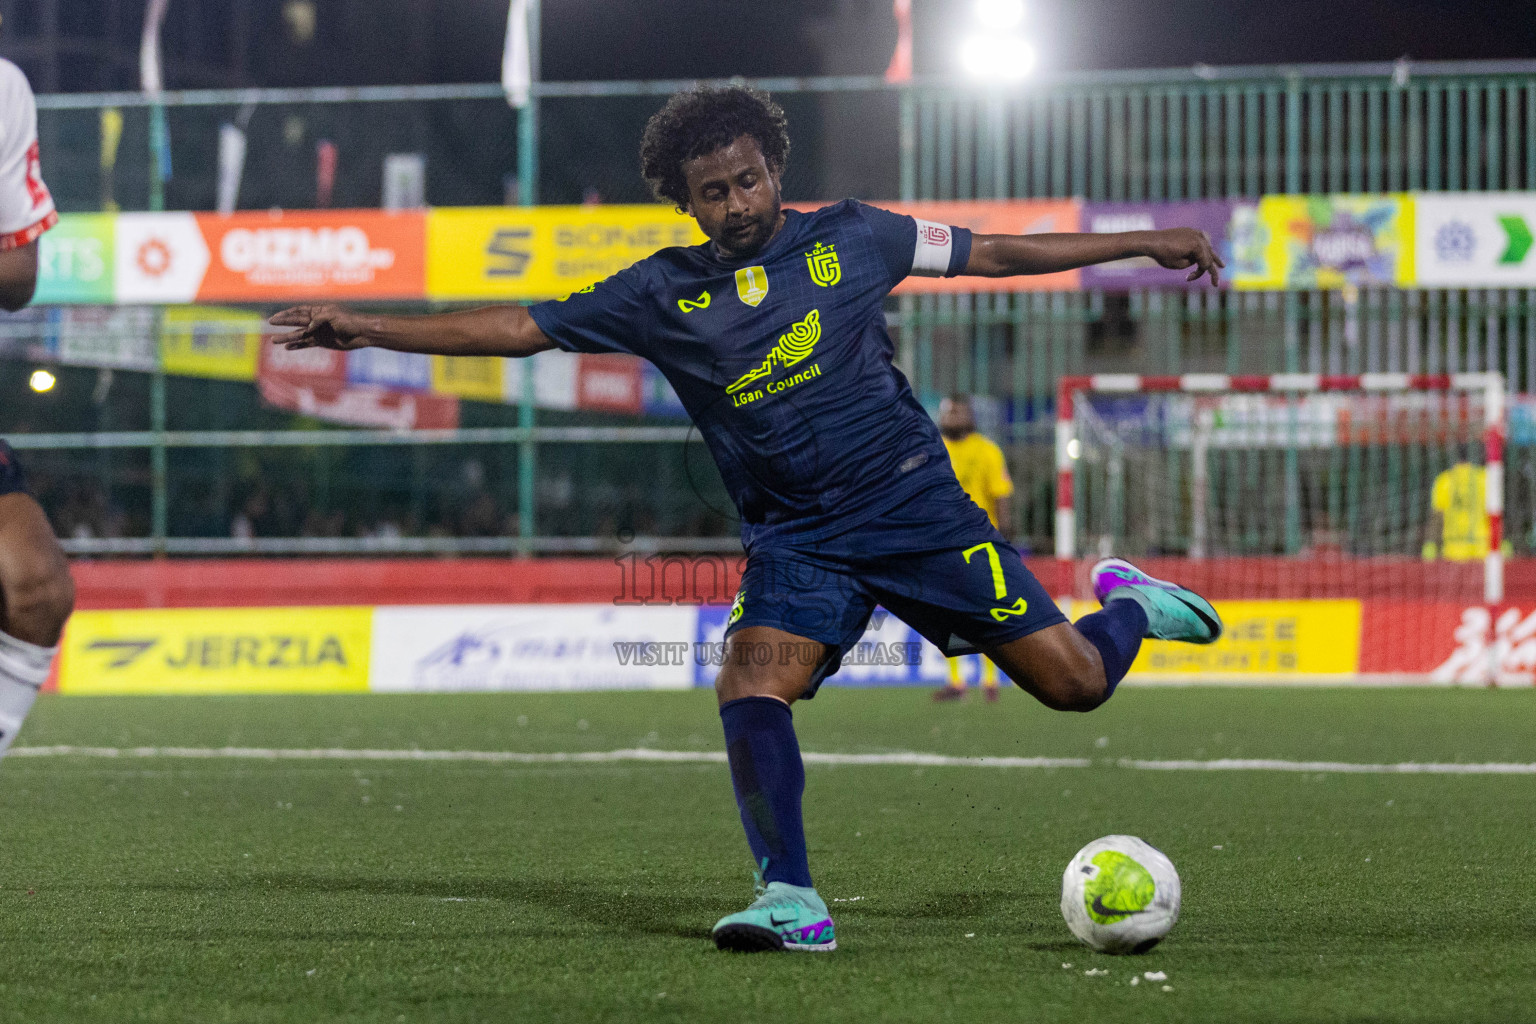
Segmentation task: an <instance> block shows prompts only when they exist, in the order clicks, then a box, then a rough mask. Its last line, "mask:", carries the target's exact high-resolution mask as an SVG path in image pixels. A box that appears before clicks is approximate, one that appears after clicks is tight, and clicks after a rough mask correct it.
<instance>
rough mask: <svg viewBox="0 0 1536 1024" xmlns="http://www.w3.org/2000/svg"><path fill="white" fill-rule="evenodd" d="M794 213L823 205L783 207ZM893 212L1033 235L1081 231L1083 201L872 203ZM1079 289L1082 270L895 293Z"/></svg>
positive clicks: (918, 282)
mask: <svg viewBox="0 0 1536 1024" xmlns="http://www.w3.org/2000/svg"><path fill="white" fill-rule="evenodd" d="M784 205H785V206H786V207H788V208H789V209H792V210H800V211H801V212H805V213H809V212H810V211H812V210H818V209H820V208H821V207H823V206H825V205H827V204H826V203H785V204H784ZM870 205H871V206H878V207H880V208H881V209H884V210H890V211H891V212H893V213H904V214H906V215H908V216H910V217H916V218H917V219H919V220H931V221H934V222H935V223H938V224H948V225H952V226H954V227H960V228H969V229H971V230H972V231H974V232H976V233H977V234H983V235H993V234H1001V235H1034V234H1040V233H1043V232H1054V231H1079V230H1082V228H1081V223H1082V220H1081V213H1082V203H1081V202H1079V201H1078V200H1076V199H975V200H969V199H960V200H948V199H935V200H927V201H922V202H910V203H908V202H900V201H895V200H892V201H885V200H871V201H870ZM1081 285H1082V271H1080V270H1068V271H1065V272H1063V273H1060V274H1032V275H1029V276H1027V277H999V278H990V279H985V280H983V279H981V278H975V277H909V278H907V279H906V280H905V281H903V282H902V283H901V284H900V285H898V286H897V288H896V290H895V291H894V292H893V293H892V294H894V295H916V294H926V293H933V292H953V293H960V292H977V291H988V292H992V291H998V292H1032V291H1053V292H1064V291H1075V290H1076V289H1078V288H1079V287H1081Z"/></svg>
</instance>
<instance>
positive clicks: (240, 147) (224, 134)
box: [218, 124, 245, 217]
mask: <svg viewBox="0 0 1536 1024" xmlns="http://www.w3.org/2000/svg"><path fill="white" fill-rule="evenodd" d="M244 173H245V132H243V131H241V130H240V129H239V128H236V127H235V126H234V125H232V124H225V125H220V126H219V189H218V210H219V212H220V213H221V214H223V215H224V216H226V217H227V216H229V215H230V214H231V213H234V212H235V207H236V206H237V205H238V204H239V201H240V178H241V176H242V175H243V174H244Z"/></svg>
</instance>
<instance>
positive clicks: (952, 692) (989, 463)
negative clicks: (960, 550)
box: [933, 394, 1013, 700]
mask: <svg viewBox="0 0 1536 1024" xmlns="http://www.w3.org/2000/svg"><path fill="white" fill-rule="evenodd" d="M939 431H940V433H942V434H943V435H944V447H945V448H947V449H948V450H949V461H950V464H951V465H953V466H954V467H955V478H956V479H957V480H959V481H960V486H961V487H962V488H964V489H965V493H966V494H969V495H970V496H971V500H972V501H974V502H975V503H976V504H978V505H980V506H981V509H982V511H983V512H985V513H986V514H987V518H988V519H990V520H992V525H993V526H995V527H997V528H998V530H1000V531H1002V534H1003V536H1005V537H1009V536H1012V535H1013V478H1012V477H1010V476H1009V475H1008V462H1007V460H1006V459H1005V458H1003V450H1002V449H1001V448H999V447H998V446H997V445H996V444H995V443H994V442H993V441H992V440H991V439H990V438H988V437H986V436H985V435H984V434H982V433H980V432H978V431H977V429H976V410H975V409H974V408H972V406H971V399H970V397H969V396H967V395H960V394H955V395H950V396H949V397H948V398H946V399H944V401H943V402H941V403H939ZM971 666H974V671H975V674H976V675H977V676H978V677H979V678H980V680H981V686H982V689H983V691H984V692H985V693H986V695H987V700H997V666H996V665H994V664H992V662H991V661H989V660H988V659H987V657H986V655H983V654H967V655H963V656H962V657H959V658H951V659H949V685H948V686H946V687H944V688H943V689H942V690H939V691H938V692H937V693H935V694H934V695H933V699H934V700H958V699H960V698H961V697H964V696H965V682H966V681H965V669H966V668H968V667H971Z"/></svg>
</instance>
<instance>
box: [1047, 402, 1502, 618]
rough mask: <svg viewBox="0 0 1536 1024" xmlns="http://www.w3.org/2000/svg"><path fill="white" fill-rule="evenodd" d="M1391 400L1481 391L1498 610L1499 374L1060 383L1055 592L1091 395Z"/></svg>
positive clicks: (1066, 583)
mask: <svg viewBox="0 0 1536 1024" xmlns="http://www.w3.org/2000/svg"><path fill="white" fill-rule="evenodd" d="M1340 391H1345V392H1350V391H1352V392H1359V393H1362V394H1393V393H1398V394H1402V393H1409V392H1415V391H1435V392H1481V393H1482V395H1483V446H1484V453H1485V462H1484V468H1485V469H1486V470H1487V483H1486V487H1485V491H1486V506H1485V508H1486V511H1487V514H1488V520H1489V537H1488V541H1489V551H1488V555H1487V557H1486V558H1485V559H1484V562H1483V600H1484V602H1485V603H1487V604H1488V605H1489V606H1495V605H1498V604H1499V603H1501V602H1502V601H1503V600H1504V553H1503V546H1504V545H1503V541H1504V441H1505V437H1506V435H1507V425H1506V410H1505V401H1504V375H1503V374H1500V373H1450V374H1423V373H1414V374H1410V373H1362V374H1344V375H1326V374H1316V373H1277V374H1267V375H1249V376H1241V375H1229V374H1221V373H1186V374H1181V375H1168V376H1152V375H1142V374H1134V373H1100V374H1093V375H1091V376H1067V377H1062V378H1061V379H1060V380H1059V381H1058V387H1057V397H1056V562H1057V568H1058V573H1059V577H1058V580H1057V588H1058V590H1057V593H1058V595H1059V596H1061V597H1062V598H1067V599H1070V598H1071V597H1072V596H1073V591H1074V589H1075V588H1074V585H1073V584H1074V580H1073V566H1074V564H1075V563H1076V560H1077V558H1078V557H1079V552H1078V550H1077V512H1076V504H1075V502H1074V500H1073V490H1074V485H1075V482H1076V468H1077V456H1078V455H1079V454H1080V453H1079V439H1078V436H1077V420H1076V405H1077V402H1078V400H1079V398H1080V397H1081V396H1084V395H1090V394H1121V395H1124V394H1157V393H1162V394H1167V393H1183V394H1190V395H1212V394H1284V395H1310V394H1322V393H1325V392H1340Z"/></svg>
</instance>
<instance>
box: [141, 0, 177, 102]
mask: <svg viewBox="0 0 1536 1024" xmlns="http://www.w3.org/2000/svg"><path fill="white" fill-rule="evenodd" d="M169 3H170V0H149V5H148V6H147V7H145V8H144V35H143V37H142V38H141V39H140V40H139V88H141V89H143V90H144V91H145V92H147V93H149V95H151V96H158V95H160V93H161V92H163V91H164V90H165V78H164V76H163V75H162V74H161V73H160V26H161V24H162V23H163V22H164V21H165V8H166V5H167V4H169Z"/></svg>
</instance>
